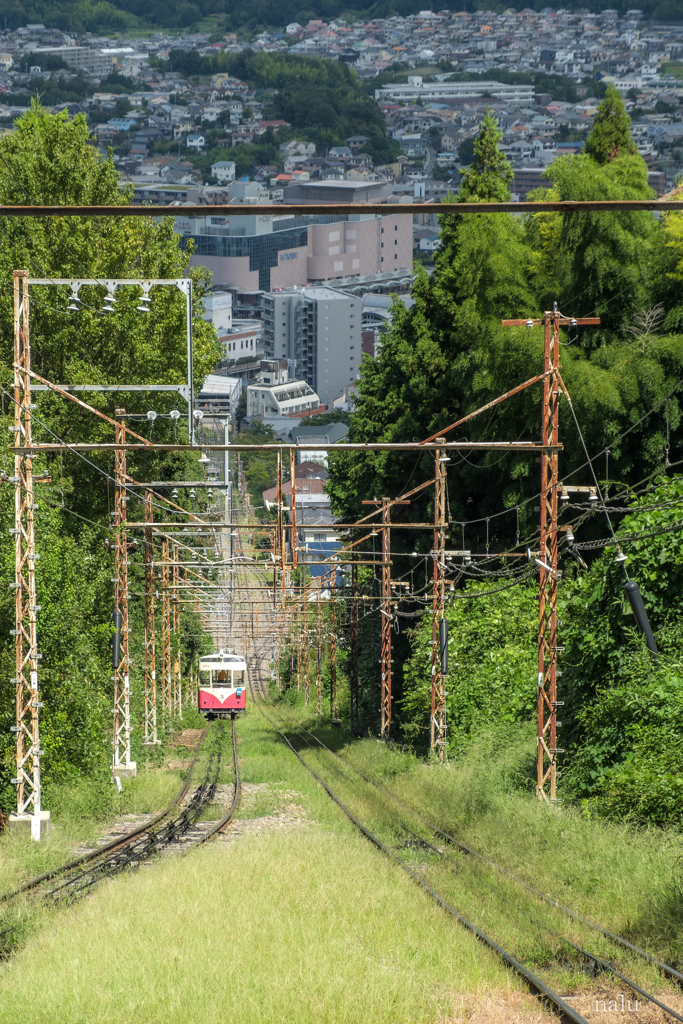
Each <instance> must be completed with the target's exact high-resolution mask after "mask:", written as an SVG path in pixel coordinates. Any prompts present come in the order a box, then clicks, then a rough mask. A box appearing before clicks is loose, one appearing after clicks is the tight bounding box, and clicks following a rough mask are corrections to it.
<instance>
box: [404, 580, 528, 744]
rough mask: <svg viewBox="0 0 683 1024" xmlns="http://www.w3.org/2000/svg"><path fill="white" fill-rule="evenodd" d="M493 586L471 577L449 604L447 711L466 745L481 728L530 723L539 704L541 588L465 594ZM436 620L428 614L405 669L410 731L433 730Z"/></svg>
mask: <svg viewBox="0 0 683 1024" xmlns="http://www.w3.org/2000/svg"><path fill="white" fill-rule="evenodd" d="M487 589H492V590H495V589H496V588H495V587H490V586H488V585H487V586H483V587H482V584H481V581H479V580H477V581H471V582H470V583H468V585H467V588H466V590H465V591H462V592H460V593H459V594H458V599H455V600H452V601H450V602H449V603H448V605H447V607H446V614H445V618H446V619H447V620H448V625H449V641H448V662H449V673H448V679H447V693H448V696H447V701H446V707H447V716H448V723H449V728H450V730H451V731H452V732H453V734H454V736H455V737H456V743H460V742H462V741H463V740H464V739H465V738H466V737H468V736H469V735H470V734H472V733H475V732H478V731H479V730H480V729H481V728H482V727H483V726H485V725H490V724H493V723H495V724H500V723H507V722H517V721H526V720H528V719H529V718H530V717H531V715H532V712H533V710H534V708H535V706H536V686H535V678H534V671H535V664H536V663H537V657H536V652H535V650H534V641H535V638H536V634H537V632H538V625H537V622H536V619H537V614H538V612H537V609H538V604H537V603H536V601H535V597H536V591H535V588H534V587H533V586H520V587H518V588H513V589H510V590H506V591H503V592H502V593H495V594H492V595H491V597H487V598H484V599H482V598H473V599H470V600H468V599H467V598H466V597H465V594H466V593H467V592H468V591H469V592H471V593H473V594H474V593H477V594H479V593H481V592H482V591H485V590H487ZM431 659H432V621H431V616H430V615H425V617H424V618H423V620H422V622H421V623H420V625H419V627H418V628H417V629H416V631H415V635H414V636H413V638H412V643H411V656H410V659H409V661H408V662H407V663H406V665H405V666H404V680H405V691H404V697H403V701H402V704H401V727H402V730H403V732H404V733H405V735H406V736H408V737H411V738H418V737H420V739H421V741H422V743H424V739H425V737H426V736H427V735H428V732H429V715H430V701H431Z"/></svg>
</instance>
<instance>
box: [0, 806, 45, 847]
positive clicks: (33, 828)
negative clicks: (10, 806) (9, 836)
mask: <svg viewBox="0 0 683 1024" xmlns="http://www.w3.org/2000/svg"><path fill="white" fill-rule="evenodd" d="M7 824H8V826H9V828H11V829H16V830H17V831H21V832H25V833H26V834H27V835H30V836H31V839H34V840H35V841H36V842H40V840H41V839H43V838H44V837H45V836H47V834H48V832H49V831H50V812H49V811H41V812H40V814H39V815H38V816H37V817H36V815H35V814H10V816H9V821H8V823H7Z"/></svg>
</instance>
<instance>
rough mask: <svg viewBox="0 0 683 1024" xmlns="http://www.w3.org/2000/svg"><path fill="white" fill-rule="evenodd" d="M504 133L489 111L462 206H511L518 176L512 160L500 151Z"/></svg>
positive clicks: (463, 191)
mask: <svg viewBox="0 0 683 1024" xmlns="http://www.w3.org/2000/svg"><path fill="white" fill-rule="evenodd" d="M502 138H503V132H502V131H501V129H500V128H499V127H498V122H497V121H496V119H495V117H494V116H493V114H492V113H491V111H490V110H489V108H488V107H487V108H486V114H485V115H484V120H483V121H482V122H481V125H480V126H479V134H478V135H477V137H476V139H475V141H474V160H473V161H472V163H471V164H470V166H469V168H468V170H467V173H466V174H465V176H464V177H463V179H462V182H461V184H460V192H459V193H458V202H460V203H509V202H510V199H511V195H510V189H509V187H508V186H509V185H510V182H511V181H512V179H513V177H514V173H513V170H512V166H511V164H510V161H509V160H508V159H507V158H506V157H505V156H503V154H502V153H501V151H500V150H499V149H498V145H499V143H500V142H501V141H502Z"/></svg>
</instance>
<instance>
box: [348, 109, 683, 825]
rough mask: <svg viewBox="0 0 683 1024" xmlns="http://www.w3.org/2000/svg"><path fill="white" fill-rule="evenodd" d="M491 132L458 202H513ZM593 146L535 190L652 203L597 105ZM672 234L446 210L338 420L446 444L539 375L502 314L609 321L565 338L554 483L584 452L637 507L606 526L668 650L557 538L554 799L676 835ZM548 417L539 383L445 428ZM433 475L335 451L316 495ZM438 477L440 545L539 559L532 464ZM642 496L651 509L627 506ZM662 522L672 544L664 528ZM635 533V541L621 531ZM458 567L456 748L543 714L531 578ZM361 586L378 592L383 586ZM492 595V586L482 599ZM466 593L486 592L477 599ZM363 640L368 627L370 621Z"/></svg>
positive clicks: (403, 723) (618, 125) (582, 472)
mask: <svg viewBox="0 0 683 1024" xmlns="http://www.w3.org/2000/svg"><path fill="white" fill-rule="evenodd" d="M497 136H498V131H497V128H496V126H495V123H494V122H493V121H492V119H490V118H488V119H487V122H485V123H484V124H483V125H482V128H481V131H480V135H479V137H478V139H477V140H476V142H475V145H474V160H473V163H472V164H471V167H470V169H469V171H468V173H467V175H466V178H465V181H466V185H467V191H466V198H467V199H470V200H474V201H477V200H482V199H486V198H494V197H495V198H498V199H503V198H506V197H507V180H508V177H509V174H508V170H507V167H506V163H505V161H504V160H503V159H502V158H501V157H500V155H499V154H498V153H497V148H496V143H497ZM589 143H590V145H589V146H588V147H587V149H588V152H586V153H583V154H580V155H577V156H574V157H563V158H560V159H559V160H557V161H556V162H555V163H554V164H553V165H551V167H550V168H549V169H548V171H547V172H546V177H547V178H548V179H549V181H550V183H551V184H552V189H548V190H545V192H544V193H543V196H544V197H549V198H561V199H574V200H578V199H604V198H610V199H621V198H641V199H648V198H650V197H651V192H650V190H649V187H648V183H647V169H646V167H645V164H644V162H643V161H642V159H641V158H640V157H639V156H638V155H637V154H636V153H635V151H634V147H633V144H632V141H631V138H630V134H629V132H628V126H627V124H626V126H625V125H624V121H623V106H622V105H621V102H620V101H619V102H615V100H614V97H612V96H611V95H610V94H609V93H608V94H607V95H606V97H605V100H604V101H603V103H602V104H601V107H600V112H599V117H598V119H597V121H596V129H595V131H594V133H593V135H592V137H591V139H590V140H589ZM591 154H593V155H591ZM539 195H540V193H539ZM461 196H462V193H461ZM682 225H683V213H681V214H679V213H672V214H670V215H668V216H667V217H666V218H662V219H659V220H658V219H656V218H655V217H653V216H652V215H651V214H650V213H647V212H632V211H628V212H617V213H609V214H607V213H583V212H581V213H577V212H571V213H562V214H560V213H557V214H555V213H539V214H535V215H531V216H527V217H526V218H518V217H517V218H514V217H511V216H510V217H508V216H506V215H504V214H496V215H495V216H493V215H488V214H468V215H464V216H463V215H454V214H447V215H442V217H441V228H442V246H441V249H440V250H439V252H438V253H437V255H436V258H435V269H434V273H433V274H432V275H431V276H428V275H427V274H426V273H425V272H424V271H423V270H420V271H419V272H418V276H417V280H416V282H415V285H414V287H413V291H412V298H413V300H414V304H413V305H412V307H411V308H410V309H408V308H406V306H405V305H404V304H403V303H402V302H401V301H400V300H399V299H397V300H396V301H395V303H394V307H393V315H392V322H391V326H390V327H389V329H388V331H387V332H386V333H385V334H384V335H383V339H382V348H381V351H380V353H379V356H378V357H377V358H376V359H374V360H365V361H364V362H363V364H362V369H361V380H360V383H359V387H358V389H357V397H356V404H355V411H354V413H353V415H352V417H351V424H350V440H352V441H356V442H364V441H370V440H381V441H394V442H398V441H404V440H408V439H415V440H416V439H419V438H427V437H431V436H435V435H438V433H439V431H440V430H444V429H447V428H448V425H449V424H453V423H454V422H455V421H456V420H459V419H461V418H462V417H464V416H466V415H468V414H469V413H471V412H473V411H474V410H476V409H478V408H480V407H481V406H483V405H485V404H486V403H487V402H489V401H491V400H492V399H494V398H496V397H497V396H499V395H501V394H503V393H505V392H506V391H508V390H509V389H511V388H513V387H515V386H516V385H519V384H521V383H522V382H523V381H525V380H528V379H530V378H532V377H533V376H534V375H536V374H538V373H539V372H540V371H541V370H542V368H543V329H542V327H515V328H509V327H503V326H502V325H501V320H503V319H508V318H510V319H512V318H519V319H522V320H525V319H526V318H532V319H534V318H538V317H539V315H540V314H541V311H542V310H547V309H549V308H551V306H552V302H553V301H555V300H556V301H558V304H559V308H560V309H561V311H562V313H563V314H564V315H565V316H576V317H579V316H595V315H598V316H600V318H601V324H600V326H599V327H587V328H586V327H584V328H581V327H578V326H575V327H572V326H567V328H565V329H563V330H562V331H561V335H560V343H561V348H560V358H561V364H562V369H561V372H562V377H563V380H564V382H565V384H566V387H567V389H568V393H569V395H570V396H571V400H572V405H573V410H572V408H570V406H569V405H568V403H567V402H566V401H564V400H563V401H562V402H561V405H560V414H559V416H560V438H561V440H562V443H563V445H564V449H563V452H562V454H561V456H560V479H563V480H568V482H570V483H573V484H587V483H592V482H593V479H592V476H591V475H590V472H589V470H588V469H587V465H586V455H587V453H590V455H592V456H593V458H594V469H595V471H596V473H597V475H598V478H599V480H600V482H601V484H602V485H605V484H606V483H607V482H609V487H610V489H611V491H612V493H614V491H615V489H617V490H618V492H619V494H620V498H621V500H618V501H617V502H616V504H617V505H621V504H628V505H629V506H631V507H632V508H633V509H634V511H633V512H632V514H630V515H629V516H627V517H626V518H625V519H623V521H620V517H619V516H617V517H616V522H615V526H616V528H617V531H618V532H617V536H618V537H620V538H622V540H621V546H622V549H623V550H624V551H625V553H626V554H627V555H628V562H627V568H628V572H629V574H630V576H631V578H632V579H634V580H636V581H637V582H638V583H639V585H640V588H641V591H642V594H643V599H644V602H645V606H646V608H647V610H648V614H649V616H650V620H651V623H652V627H653V629H654V630H655V633H656V637H657V642H658V644H659V648H660V656H659V658H658V659H657V660H656V661H655V660H653V659H652V658H651V656H650V655H649V654H648V653H647V651H646V650H645V648H644V644H643V640H642V638H641V637H640V634H639V633H638V630H637V629H636V626H635V620H634V619H633V616H632V615H631V613H630V606H629V605H628V603H627V601H626V597H625V593H624V589H623V584H624V581H625V576H624V571H623V568H622V567H621V565H620V563H617V562H616V560H615V550H614V548H613V547H612V548H609V547H608V548H607V549H606V550H605V551H603V550H602V549H600V548H598V549H595V550H593V551H586V550H584V551H581V552H580V553H579V554H580V557H579V559H576V558H575V557H569V554H570V553H569V551H568V550H567V548H566V547H565V546H564V545H562V547H561V553H560V554H561V563H562V566H563V571H564V576H563V580H562V583H561V586H560V601H561V608H560V619H561V626H560V642H561V644H562V645H563V647H565V648H566V650H565V654H564V656H563V660H562V664H561V668H562V677H561V682H560V687H561V696H562V700H563V701H564V703H565V707H564V708H563V714H562V716H561V717H562V720H563V725H562V734H561V737H560V742H561V745H562V747H563V748H565V750H566V751H567V756H566V768H565V771H564V777H563V780H562V788H563V791H564V794H565V796H566V797H568V798H573V799H577V800H581V801H584V806H585V809H586V813H597V814H609V815H612V816H614V815H617V816H621V817H628V818H634V819H638V820H641V821H651V822H655V823H657V824H675V825H680V824H681V815H680V782H679V780H680V776H681V770H682V769H683V742H682V736H681V731H680V726H679V724H678V723H679V719H680V715H678V714H677V710H678V708H679V705H680V703H681V693H682V692H683V689H682V687H683V678H682V677H681V671H680V666H681V661H680V655H681V643H682V641H683V632H682V628H681V613H682V612H683V608H682V607H681V602H680V599H679V595H680V592H681V579H680V576H681V564H682V563H681V556H680V554H679V548H680V534H679V532H677V524H678V522H679V521H680V502H681V501H683V481H681V479H680V478H674V479H673V480H669V479H667V476H666V473H665V469H666V466H668V464H669V462H673V463H674V464H675V463H676V462H677V461H678V458H679V452H680V451H681V450H682V447H683V430H682V426H683V425H682V424H681V416H680V399H679V391H680V387H681V384H682V383H683V334H682V333H681V324H682V323H683V316H682V315H681V308H682V306H683V295H682V293H681V280H683V271H682V268H683V226H682ZM540 412H541V386H540V384H537V385H534V386H532V387H529V388H527V389H526V390H524V391H522V392H521V393H519V394H518V395H516V396H515V397H514V398H512V399H510V400H508V401H506V402H505V403H503V404H502V405H499V406H497V407H496V408H494V409H492V410H490V411H489V412H488V413H487V414H485V415H482V416H479V417H476V418H474V419H472V420H470V421H469V422H467V423H466V424H464V425H463V426H462V427H459V428H457V429H456V430H455V431H453V433H452V434H451V435H450V439H452V440H456V439H458V440H463V439H467V440H472V441H476V440H488V441H492V440H499V441H503V440H510V439H522V438H525V439H526V438H528V439H535V438H538V436H539V428H540ZM574 414H575V415H576V420H577V422H578V424H579V426H580V428H581V431H582V435H583V439H582V437H581V436H580V435H579V433H578V431H577V426H576V423H575V420H574ZM584 441H585V444H586V448H585V449H584V443H583V442H584ZM667 460H668V461H667ZM537 461H538V460H537ZM433 475H434V470H433V456H432V455H431V454H428V453H425V454H424V455H423V456H422V457H421V458H418V459H417V460H416V458H415V455H414V453H411V454H410V456H408V455H405V456H403V455H401V454H399V453H396V454H392V455H391V457H389V456H388V455H387V454H386V453H377V452H375V453H356V452H353V453H348V452H344V453H342V452H340V453H336V454H335V455H334V457H333V458H332V459H331V472H330V480H329V482H328V490H329V492H330V494H331V496H332V502H333V507H334V509H335V510H336V511H337V512H338V513H339V515H340V516H342V517H343V518H344V521H347V522H348V521H352V520H353V519H354V518H356V517H360V516H362V515H363V514H364V512H365V510H364V509H363V507H362V504H361V502H362V500H363V498H364V497H365V496H366V495H368V494H390V495H392V496H393V495H396V496H398V495H399V494H400V493H401V492H402V491H407V490H409V489H411V488H413V487H415V485H417V484H419V483H420V482H421V481H429V480H431V478H432V477H433ZM447 476H448V501H447V513H448V518H447V522H448V526H447V533H446V548H447V549H451V548H455V549H467V550H472V551H473V552H479V553H481V552H483V551H484V550H488V549H489V547H490V550H491V551H495V550H500V549H508V550H509V549H510V548H512V549H515V548H516V549H517V550H521V552H523V551H524V550H525V549H526V547H527V546H530V547H531V548H533V547H535V546H537V544H538V533H537V522H538V507H537V506H536V508H534V502H536V503H538V497H537V492H538V484H539V478H538V469H537V466H536V464H535V463H534V461H533V460H532V459H530V458H528V457H527V456H525V455H522V454H518V455H505V454H501V453H495V454H483V453H482V454H474V453H469V454H466V455H464V456H463V457H459V456H456V455H453V454H451V462H450V465H449V466H448V469H447ZM653 480H655V481H656V483H655V484H652V483H651V481H653ZM643 486H645V488H646V493H645V494H644V495H643V497H642V498H640V499H637V500H633V499H631V500H629V495H630V494H631V493H632V491H633V490H638V489H639V488H640V489H642V488H643ZM432 495H433V487H431V486H427V487H425V488H424V489H423V490H418V491H417V493H415V494H414V495H412V496H411V503H410V505H409V506H408V507H407V508H404V509H401V508H398V507H397V508H395V509H393V510H392V519H393V520H394V521H400V520H402V519H403V520H408V521H410V520H413V521H416V522H424V521H425V520H427V521H428V520H429V519H430V518H431V517H432V516H433V497H432ZM667 502H669V503H672V504H666V503H667ZM663 503H664V507H658V508H652V509H650V508H649V507H648V506H650V505H653V504H654V505H657V506H662V504H663ZM570 522H571V523H572V524H573V532H574V534H575V535H576V539H577V541H579V542H584V541H587V540H591V539H593V538H598V537H605V535H606V534H608V532H609V531H608V527H607V524H606V523H605V521H604V517H603V516H602V515H598V514H594V515H591V514H590V513H588V512H584V513H582V514H581V513H579V514H577V513H576V512H572V511H569V512H565V511H561V523H562V525H563V526H564V525H566V524H568V523H570ZM670 527H674V531H673V532H670V533H667V532H663V533H660V532H659V531H662V530H664V531H666V529H667V528H670ZM652 533H654V534H655V535H654V536H647V534H652ZM634 534H635V535H639V534H646V536H643V537H641V538H640V539H629V537H631V536H632V535H634ZM416 538H417V539H416ZM431 545H432V541H431V536H427V535H426V533H425V534H424V535H421V534H419V533H418V534H416V535H412V536H409V535H407V534H406V533H404V532H402V531H398V530H397V531H394V532H393V533H392V552H396V557H394V563H395V564H396V566H397V568H396V569H395V570H394V575H396V574H398V573H401V572H402V570H401V568H400V567H401V566H402V565H403V559H402V558H401V556H400V553H401V552H405V553H406V554H408V553H409V552H410V551H411V549H412V550H416V551H417V552H418V553H419V552H421V551H422V552H423V553H425V555H426V556H427V557H425V559H424V562H423V563H422V562H420V561H418V562H412V563H410V564H411V565H412V566H413V568H412V569H411V571H410V580H411V584H412V585H411V588H410V589H411V591H413V592H416V591H420V590H422V589H426V590H427V593H429V592H430V590H431V582H430V577H431V572H432V563H431V560H430V559H429V557H428V553H429V551H430V549H431ZM408 557H410V555H409V554H408ZM476 564H477V565H481V563H478V562H477V563H476ZM495 564H496V563H493V565H495ZM489 565H491V563H489ZM497 565H498V566H500V568H501V571H504V570H505V569H509V567H510V563H509V562H508V563H504V562H503V563H500V562H499V563H497ZM492 567H493V566H492ZM454 575H455V582H456V586H457V585H458V581H460V583H461V585H462V576H461V575H459V574H458V573H457V571H456V572H455V573H454ZM467 576H469V577H472V576H474V579H471V578H470V579H469V581H468V582H467V587H466V588H465V590H458V591H456V593H455V594H454V595H453V600H452V602H451V603H447V607H446V613H445V614H446V618H447V619H448V620H449V622H450V626H451V633H450V637H451V638H450V643H449V655H450V670H449V674H448V678H447V681H446V689H447V692H448V697H447V720H448V735H449V743H450V746H451V749H452V750H453V751H457V750H458V749H459V748H460V747H461V746H462V744H464V743H468V742H470V740H471V739H472V737H474V736H476V735H477V734H478V733H479V732H480V731H481V729H482V728H483V727H487V726H491V727H493V728H502V727H503V726H504V724H505V723H508V722H514V721H517V720H522V721H526V720H529V719H533V717H534V712H535V694H536V680H537V676H536V673H537V664H538V662H537V649H536V639H537V628H538V627H537V615H538V611H537V608H538V606H537V604H536V600H535V591H536V587H535V585H534V584H532V583H523V584H521V585H519V586H517V587H513V588H512V589H508V590H503V591H498V586H499V585H500V584H504V583H505V579H504V578H503V579H500V578H498V579H495V578H494V579H493V580H489V581H487V580H486V577H485V576H484V577H481V576H479V577H478V578H477V576H476V574H475V573H473V572H472V571H470V572H469V573H466V574H465V579H466V580H467ZM366 588H367V590H368V592H370V593H375V594H376V593H377V592H378V591H377V584H376V582H375V581H368V582H367V583H366ZM487 589H491V590H492V591H494V593H492V594H491V596H490V597H488V596H486V590H487ZM468 593H470V594H476V595H478V596H476V597H472V598H467V597H466V594H468ZM403 607H404V609H405V608H406V607H408V608H410V604H408V605H407V606H406V605H404V606H403ZM412 607H413V609H414V611H413V612H412V613H411V614H413V615H415V616H417V617H418V618H417V622H416V623H415V628H414V630H410V629H408V632H407V635H406V633H404V632H402V633H401V635H400V636H399V637H395V638H394V639H395V649H396V662H397V667H398V671H396V672H395V675H394V680H393V690H394V695H395V699H396V700H397V703H398V705H399V707H400V715H399V719H400V729H401V734H402V735H403V736H404V737H406V738H409V739H411V740H413V741H414V742H415V743H416V745H417V747H418V748H422V749H424V747H425V745H426V743H427V740H428V730H429V711H430V694H431V658H432V646H431V644H432V621H431V613H430V612H429V611H428V612H427V614H426V615H425V616H424V618H423V619H422V621H420V620H419V614H420V606H419V605H417V604H413V606H412ZM428 607H429V606H428ZM399 621H400V619H399ZM402 624H403V625H404V626H405V623H402ZM412 624H413V623H410V625H412ZM374 628H375V635H376V631H377V628H378V627H377V622H376V620H375V625H374ZM363 657H369V658H370V659H372V658H373V657H374V658H375V659H376V657H377V652H376V651H371V650H368V651H366V652H365V654H364V655H363ZM375 716H376V711H375ZM374 720H375V721H376V717H374Z"/></svg>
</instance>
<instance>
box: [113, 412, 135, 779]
mask: <svg viewBox="0 0 683 1024" xmlns="http://www.w3.org/2000/svg"><path fill="white" fill-rule="evenodd" d="M116 443H117V445H119V447H118V448H117V449H116V453H115V455H114V480H115V485H116V491H115V505H114V509H115V512H114V523H115V529H116V544H115V548H114V624H115V626H116V634H117V635H115V637H114V739H113V741H112V746H113V748H114V756H113V759H112V774H113V775H118V776H119V777H120V778H128V779H130V778H134V777H135V775H136V774H137V766H136V764H135V762H134V761H131V759H130V753H131V750H130V658H129V652H128V541H127V539H126V519H127V515H126V504H127V496H126V449H125V444H126V411H125V409H117V410H116Z"/></svg>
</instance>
